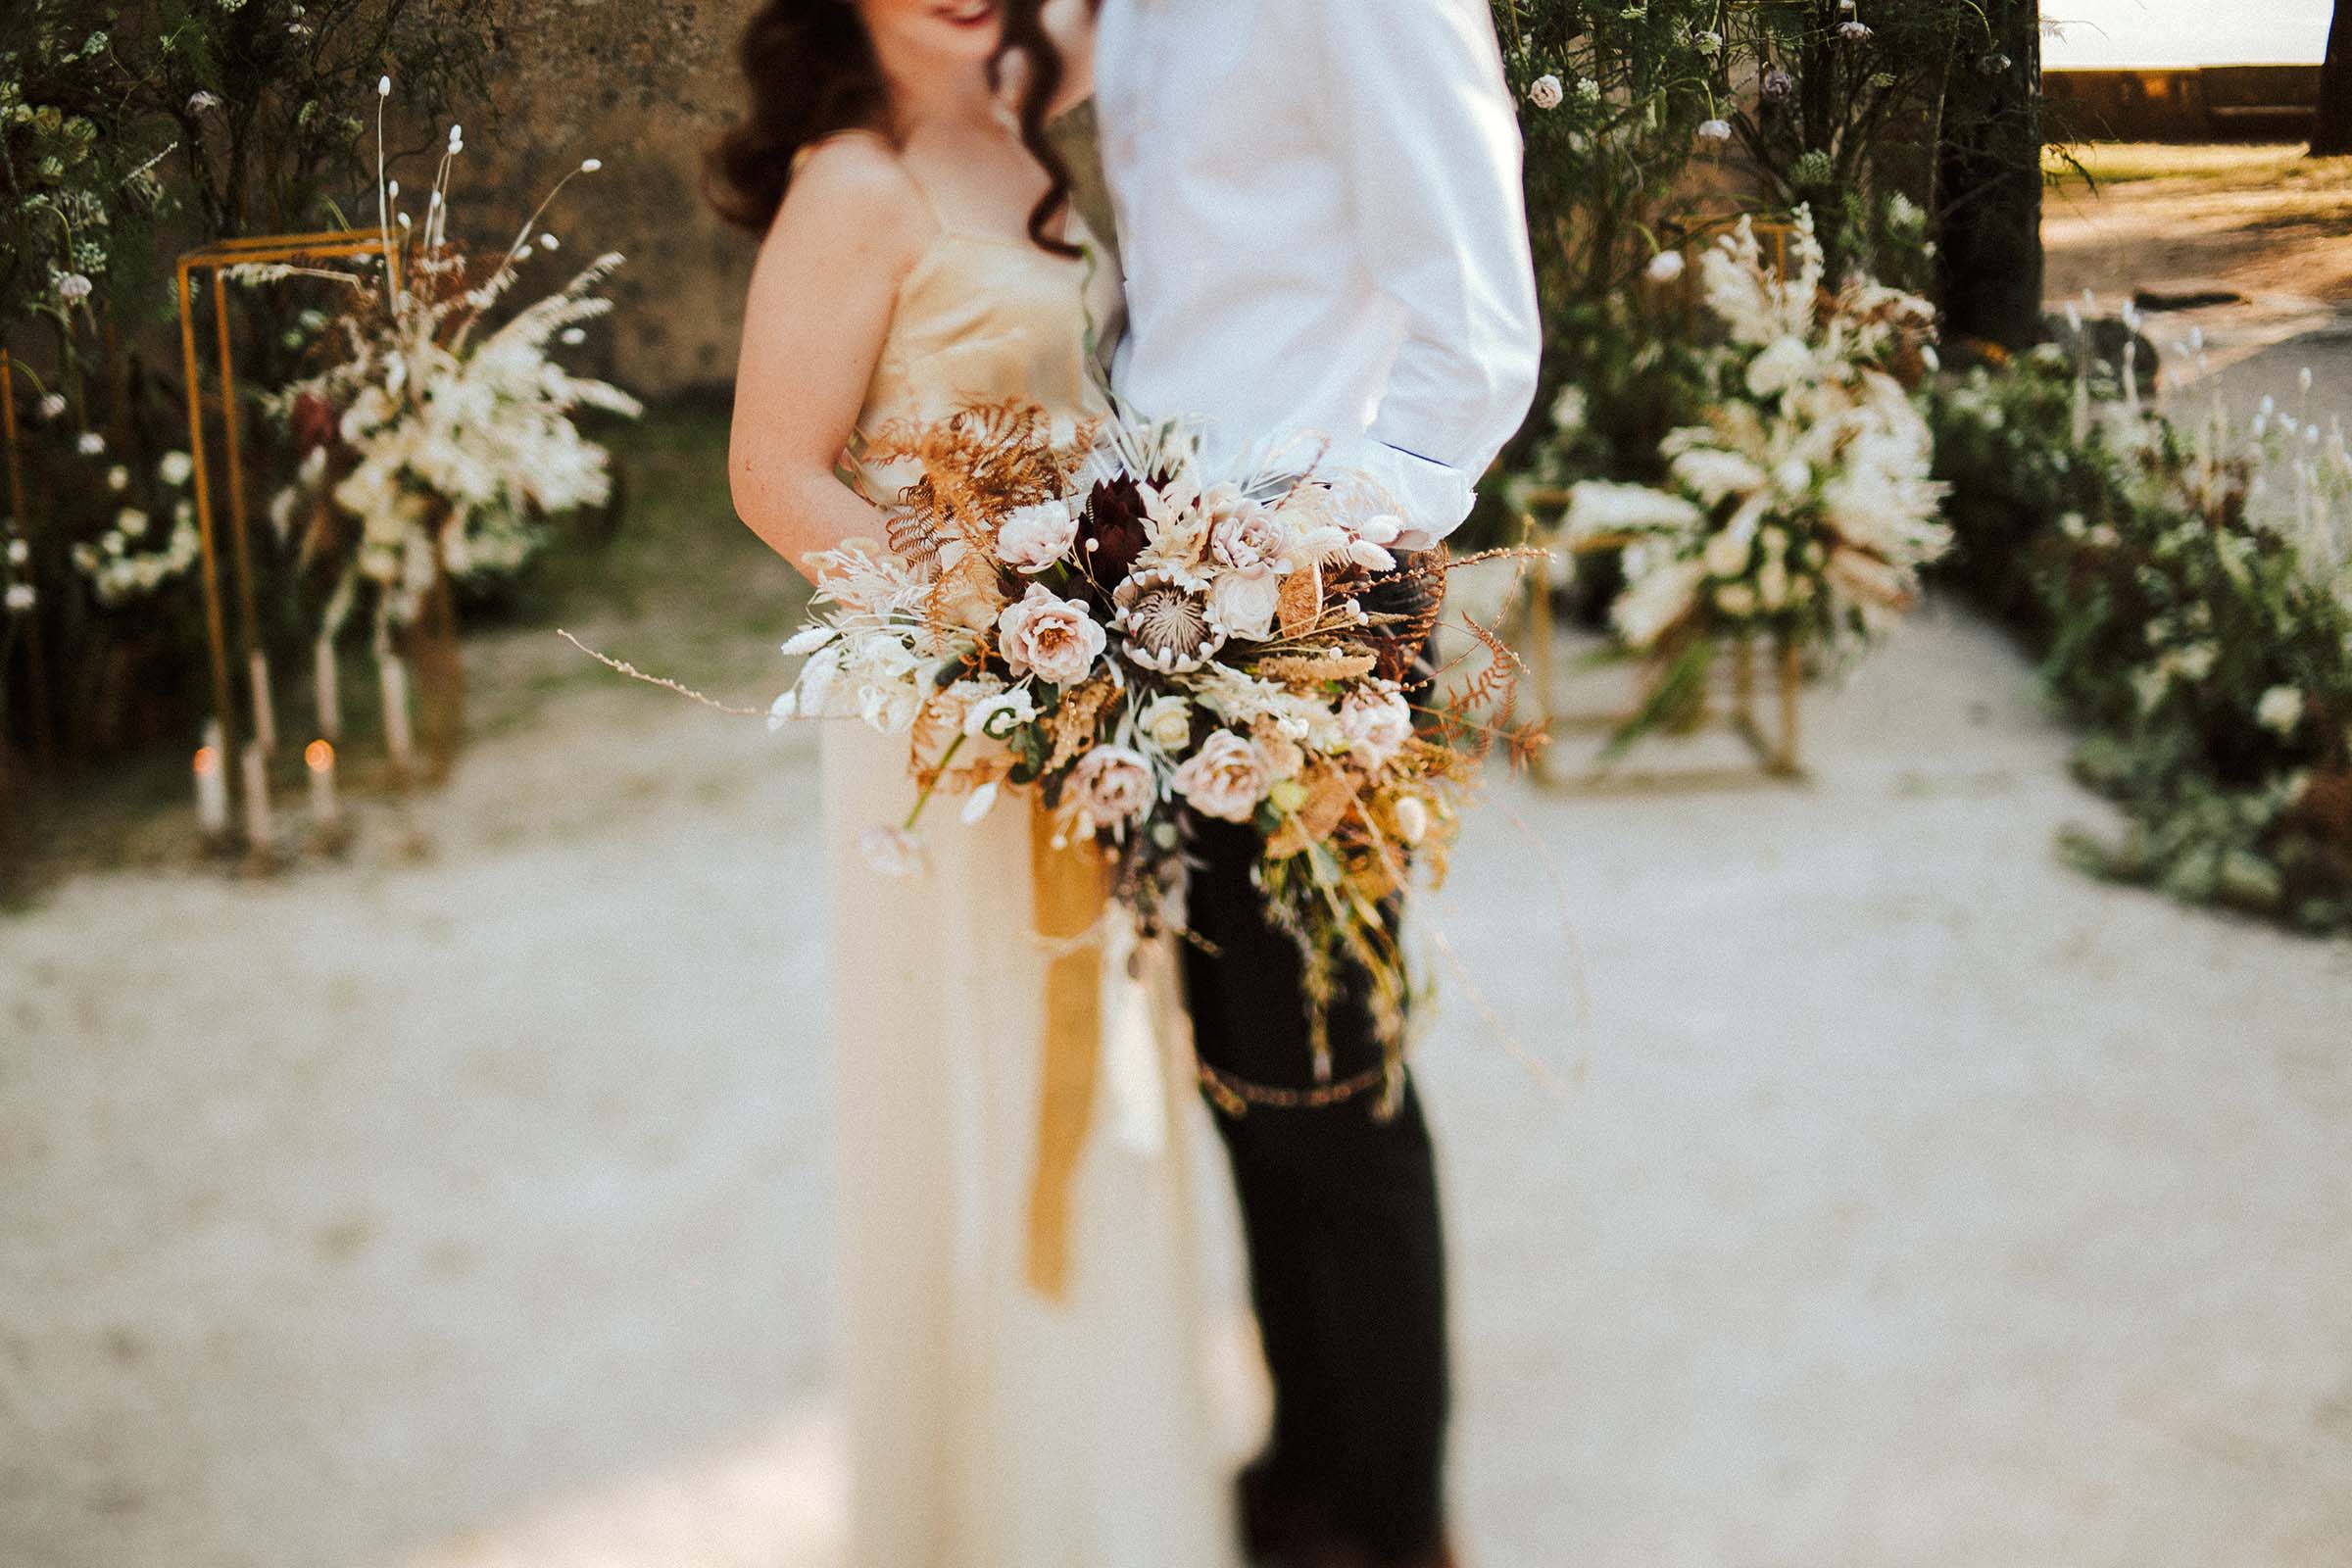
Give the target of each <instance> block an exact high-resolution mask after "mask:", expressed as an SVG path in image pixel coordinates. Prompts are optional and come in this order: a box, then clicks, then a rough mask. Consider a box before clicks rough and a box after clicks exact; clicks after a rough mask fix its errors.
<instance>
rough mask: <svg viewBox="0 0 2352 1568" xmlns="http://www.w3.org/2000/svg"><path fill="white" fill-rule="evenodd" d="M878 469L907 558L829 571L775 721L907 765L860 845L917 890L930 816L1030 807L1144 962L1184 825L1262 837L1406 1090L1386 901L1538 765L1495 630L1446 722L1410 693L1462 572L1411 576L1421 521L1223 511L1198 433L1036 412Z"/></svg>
mask: <svg viewBox="0 0 2352 1568" xmlns="http://www.w3.org/2000/svg"><path fill="white" fill-rule="evenodd" d="M861 458H862V459H863V461H865V462H867V463H869V464H873V465H881V466H902V467H903V468H904V469H907V470H911V471H914V472H916V473H919V477H918V478H916V479H915V481H914V482H913V483H911V484H908V485H907V487H906V488H905V489H904V490H902V491H901V492H900V494H901V497H902V504H901V506H900V508H899V510H898V511H897V512H896V513H895V515H894V520H893V523H892V526H891V529H890V532H891V548H889V549H885V548H884V547H883V546H881V545H880V544H878V543H876V542H874V541H870V540H853V541H850V542H848V543H845V544H843V545H842V546H841V547H839V548H838V549H835V550H831V551H827V552H823V553H821V554H818V555H815V556H812V557H810V558H809V567H810V569H811V573H812V575H813V576H814V577H815V578H816V579H817V581H818V585H819V586H818V591H817V594H816V597H815V600H814V604H815V606H816V607H817V610H818V618H817V619H815V620H814V621H813V622H812V623H811V624H810V625H809V627H808V628H807V629H805V630H804V631H802V632H801V633H800V634H799V635H798V636H796V637H794V638H793V639H792V641H791V642H789V643H787V644H786V645H785V652H786V653H787V654H788V655H795V656H798V655H806V656H808V663H807V664H806V665H805V666H804V667H803V669H802V670H801V671H800V674H799V677H798V679H797V681H796V682H795V684H794V685H793V687H792V688H791V689H790V690H789V691H787V692H786V693H785V694H784V695H783V696H782V697H781V698H779V699H778V700H777V702H776V705H775V708H774V711H773V713H772V715H771V722H772V723H774V724H776V725H779V726H780V725H782V724H783V723H785V722H786V721H788V720H790V719H794V718H813V717H844V716H854V717H857V718H859V719H862V720H863V721H864V722H865V723H867V724H869V725H871V726H872V727H873V728H875V729H876V730H879V731H881V732H883V733H886V734H890V735H894V736H904V737H906V739H907V750H908V767H909V769H910V772H911V775H912V777H913V778H914V779H915V780H916V781H917V782H918V784H919V786H920V794H919V797H918V799H917V802H916V805H915V808H914V810H913V812H912V813H911V814H910V815H909V817H908V819H907V821H906V822H904V823H901V824H898V825H895V826H891V825H877V826H876V827H874V828H872V829H871V830H869V831H868V832H867V833H866V834H865V836H864V839H863V843H862V846H861V847H862V848H863V849H864V850H865V852H866V854H867V856H868V858H869V859H871V860H872V861H873V862H874V863H875V864H876V866H877V867H878V868H880V869H882V870H885V871H888V872H892V873H896V874H914V873H917V872H919V870H920V868H921V865H922V862H923V850H922V845H921V840H920V839H919V838H918V837H917V830H918V826H919V818H920V817H921V815H922V813H923V811H924V809H925V807H926V805H927V803H928V802H929V801H930V800H931V799H932V797H933V796H934V794H936V793H940V792H945V793H948V794H950V795H955V796H960V797H961V798H962V800H963V806H962V809H961V814H962V816H963V817H964V818H965V820H967V821H974V820H977V819H978V818H979V817H980V816H981V815H982V814H984V813H986V812H987V811H989V810H990V809H995V808H997V805H998V801H999V797H1000V796H1001V795H1002V794H1003V793H1004V792H1005V791H1021V790H1025V791H1029V792H1033V797H1034V801H1035V803H1036V804H1037V806H1038V807H1040V808H1042V809H1046V810H1049V811H1050V812H1051V813H1052V821H1053V826H1054V838H1055V840H1056V841H1057V842H1058V843H1061V844H1064V845H1081V846H1083V845H1094V846H1099V847H1100V850H1101V852H1102V854H1103V858H1104V860H1105V861H1106V863H1107V867H1108V883H1109V889H1110V895H1109V901H1108V905H1107V907H1108V908H1109V909H1112V910H1123V911H1124V912H1125V915H1126V916H1127V917H1129V918H1132V919H1133V920H1134V921H1135V922H1136V925H1137V927H1138V929H1139V930H1141V931H1143V932H1146V933H1150V932H1153V931H1156V930H1159V929H1162V928H1164V927H1165V926H1166V925H1167V923H1168V914H1169V901H1170V897H1171V894H1172V892H1173V890H1174V889H1175V888H1176V886H1177V885H1178V884H1179V881H1180V879H1181V874H1182V861H1183V855H1184V851H1185V846H1186V842H1187V837H1188V826H1187V816H1188V813H1194V814H1197V815H1198V816H1201V817H1206V818H1214V819H1218V820H1222V821H1227V822H1234V823H1243V824H1249V825H1250V826H1252V827H1254V828H1255V829H1256V831H1257V832H1258V833H1259V834H1260V835H1261V836H1262V839H1263V844H1264V850H1263V858H1262V860H1261V861H1260V863H1259V866H1258V874H1259V877H1260V879H1261V883H1262V886H1263V887H1264V889H1265V892H1266V894H1267V897H1268V901H1269V906H1270V907H1271V909H1272V910H1273V911H1274V915H1275V917H1276V918H1277V919H1278V920H1279V921H1281V922H1282V923H1283V924H1284V925H1285V926H1286V927H1287V928H1288V929H1289V930H1290V931H1291V933H1292V934H1293V935H1294V936H1295V937H1296V938H1297V940H1298V942H1299V948H1300V951H1301V953H1302V955H1303V956H1304V958H1305V967H1306V971H1307V977H1308V992H1309V997H1310V1001H1313V1002H1315V1003H1316V1004H1317V1005H1318V1012H1320V1010H1321V1007H1322V1005H1326V1004H1328V1002H1329V1000H1330V997H1331V993H1332V986H1333V975H1334V971H1335V966H1336V965H1337V964H1338V963H1339V962H1340V961H1341V960H1342V959H1343V958H1346V959H1349V960H1352V961H1353V962H1355V963H1357V964H1360V965H1361V966H1362V968H1363V969H1364V970H1365V971H1366V972H1368V973H1369V975H1370V976H1371V977H1372V986H1373V995H1372V997H1371V999H1370V1000H1371V1004H1372V1007H1373V1010H1374V1013H1375V1016H1376V1019H1377V1021H1378V1023H1379V1026H1380V1028H1381V1031H1382V1034H1383V1037H1384V1040H1385V1041H1386V1043H1387V1045H1388V1047H1389V1051H1390V1069H1389V1070H1388V1071H1385V1072H1384V1073H1382V1074H1380V1075H1377V1078H1378V1080H1379V1082H1381V1083H1385V1084H1386V1085H1388V1086H1389V1087H1390V1088H1391V1089H1393V1088H1394V1087H1395V1085H1396V1083H1397V1075H1396V1073H1395V1071H1394V1066H1395V1062H1396V1060H1397V1056H1398V1054H1399V1053H1400V1052H1401V1050H1402V1032H1403V1018H1404V1010H1405V998H1406V993H1407V976H1406V972H1405V963H1404V959H1403V956H1402V955H1401V953H1400V952H1399V951H1398V949H1397V944H1396V941H1395V934H1394V931H1393V929H1392V925H1391V922H1390V920H1389V919H1388V918H1387V917H1386V916H1385V915H1384V912H1383V904H1384V901H1386V900H1388V899H1389V898H1390V896H1391V895H1392V894H1394V893H1396V892H1397V890H1398V889H1399V888H1400V887H1402V885H1403V884H1404V883H1405V880H1406V878H1407V877H1408V875H1411V874H1413V872H1414V871H1415V869H1416V868H1418V869H1419V870H1420V871H1421V872H1422V873H1424V874H1427V875H1429V876H1431V877H1437V876H1442V874H1443V871H1444V867H1445V860H1446V847H1447V845H1448V843H1449V842H1450V840H1451V838H1452V835H1453V832H1454V827H1455V821H1456V814H1457V812H1458V810H1459V809H1460V807H1461V805H1462V803H1463V801H1464V799H1465V798H1466V796H1467V795H1468V793H1469V791H1470V790H1471V788H1472V786H1473V783H1474V779H1475V772H1476V763H1477V760H1478V759H1479V758H1480V757H1481V756H1483V755H1484V754H1485V753H1486V752H1487V750H1488V749H1489V747H1490V745H1491V744H1492V743H1493V742H1495V741H1496V740H1498V739H1499V740H1501V741H1503V742H1504V743H1505V744H1506V745H1507V746H1509V747H1510V748H1511V749H1512V750H1513V751H1514V753H1522V752H1524V751H1526V750H1529V749H1532V748H1533V747H1534V746H1535V745H1536V744H1538V740H1537V738H1536V737H1535V736H1533V735H1532V734H1530V733H1528V732H1526V731H1520V730H1513V729H1512V728H1511V727H1510V720H1509V711H1510V699H1511V687H1512V682H1513V676H1514V672H1515V668H1516V666H1515V663H1514V662H1513V659H1512V656H1511V655H1510V654H1509V652H1508V651H1507V650H1506V649H1504V648H1503V647H1502V645H1501V644H1500V643H1499V642H1498V641H1496V640H1495V638H1494V637H1493V636H1492V635H1491V634H1489V633H1487V632H1485V630H1484V629H1483V628H1479V627H1476V625H1475V623H1472V629H1473V632H1474V634H1475V635H1477V636H1478V638H1479V640H1480V641H1481V642H1482V643H1484V644H1485V646H1486V648H1487V649H1488V651H1489V653H1490V655H1491V659H1492V662H1491V663H1489V664H1488V665H1487V666H1486V667H1485V668H1483V669H1482V670H1481V671H1480V672H1479V673H1478V674H1477V675H1476V676H1475V678H1471V679H1469V680H1467V681H1465V682H1463V683H1462V684H1461V685H1460V686H1459V688H1458V689H1456V690H1454V691H1453V692H1451V693H1450V694H1449V695H1447V696H1445V697H1443V698H1440V697H1437V696H1435V695H1432V694H1431V689H1430V681H1429V677H1428V675H1426V674H1424V673H1420V672H1418V668H1417V666H1418V665H1419V662H1420V661H1421V659H1422V656H1423V654H1424V651H1425V650H1426V648H1427V647H1428V644H1429V641H1430V637H1431V634H1432V632H1433V629H1434V627H1435V624H1436V621H1437V616H1438V608H1437V607H1438V600H1439V597H1440V589H1441V586H1442V579H1443V577H1444V575H1445V573H1446V571H1447V570H1448V569H1449V565H1450V564H1449V563H1447V562H1446V561H1445V560H1444V559H1443V558H1440V557H1438V556H1435V555H1431V556H1427V557H1423V558H1417V559H1410V560H1405V561H1399V560H1398V559H1397V557H1396V556H1395V555H1394V554H1393V553H1392V551H1391V549H1390V547H1391V546H1392V545H1393V544H1395V542H1396V541H1397V537H1398V535H1399V533H1400V532H1401V530H1402V524H1401V523H1400V521H1399V520H1398V519H1397V517H1396V516H1395V515H1392V514H1389V513H1386V512H1385V511H1384V510H1382V508H1381V506H1380V503H1379V498H1378V497H1377V496H1375V495H1372V494H1370V493H1368V492H1366V491H1364V490H1363V489H1361V488H1360V487H1357V486H1355V485H1354V484H1352V483H1351V482H1349V481H1348V479H1346V478H1345V477H1336V478H1335V477H1331V476H1318V475H1316V474H1314V473H1313V472H1312V471H1311V469H1312V465H1311V464H1302V465H1299V468H1303V469H1306V470H1309V471H1307V472H1305V473H1304V475H1303V476H1301V474H1300V472H1299V471H1298V469H1292V470H1289V471H1282V472H1277V471H1267V472H1263V473H1260V474H1257V475H1254V476H1251V477H1247V478H1243V479H1237V480H1231V481H1225V482H1212V481H1211V479H1210V478H1209V477H1208V476H1207V475H1206V474H1205V473H1204V472H1203V470H1202V468H1201V463H1200V460H1199V457H1198V452H1197V446H1196V440H1195V436H1194V434H1193V433H1192V432H1191V431H1190V430H1189V429H1188V428H1187V427H1186V426H1184V425H1182V424H1178V423H1156V424H1155V423H1148V422H1145V421H1142V420H1138V419H1133V418H1113V419H1110V420H1107V421H1104V422H1103V424H1102V425H1101V426H1100V427H1099V428H1096V429H1093V430H1079V431H1075V432H1073V431H1069V430H1066V429H1065V430H1060V431H1056V430H1055V429H1054V428H1053V427H1052V425H1051V423H1050V422H1049V421H1048V420H1047V419H1046V417H1044V415H1043V413H1042V411H1039V410H1037V409H1035V408H1034V407H1030V406H1026V405H1017V404H1016V405H992V406H976V407H972V408H968V409H966V410H964V411H962V412H960V413H958V414H957V415H956V416H954V417H951V418H949V419H947V420H945V421H944V422H941V423H938V424H933V425H927V426H923V427H920V428H911V427H899V428H894V429H890V430H886V431H884V432H881V433H880V435H879V436H878V437H877V439H876V440H875V441H874V442H872V443H871V444H870V445H869V447H868V448H867V449H866V450H865V451H864V452H863V453H862V454H861ZM1319 1034H1320V1024H1319V1023H1318V1036H1319ZM1319 1065H1320V1066H1321V1067H1322V1069H1323V1070H1324V1072H1325V1074H1326V1075H1328V1070H1329V1061H1328V1055H1327V1054H1319Z"/></svg>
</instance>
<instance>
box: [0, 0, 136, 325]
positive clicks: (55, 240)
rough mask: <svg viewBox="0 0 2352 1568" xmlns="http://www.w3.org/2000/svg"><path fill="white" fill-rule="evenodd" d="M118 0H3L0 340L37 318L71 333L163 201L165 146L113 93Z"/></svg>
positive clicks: (118, 70)
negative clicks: (160, 164) (114, 2)
mask: <svg viewBox="0 0 2352 1568" xmlns="http://www.w3.org/2000/svg"><path fill="white" fill-rule="evenodd" d="M117 10H118V8H116V7H114V6H105V5H95V4H90V3H87V0H11V4H9V5H8V6H7V7H6V8H4V9H0V343H5V342H9V341H11V340H13V339H14V338H15V337H16V335H17V332H18V330H19V329H20V328H21V327H23V326H25V324H26V323H28V322H31V321H34V320H38V319H48V320H50V321H52V322H54V323H55V324H56V325H57V326H58V327H59V328H60V329H62V330H65V331H71V330H72V328H73V323H74V321H75V320H76V319H81V318H85V317H86V314H87V312H88V311H89V309H90V305H89V303H88V302H89V301H90V300H92V299H94V298H102V297H103V296H104V294H105V293H106V292H107V291H109V290H111V289H112V288H114V287H116V286H118V282H119V280H120V279H122V278H123V276H124V275H125V273H126V272H127V273H128V275H129V276H131V277H132V278H134V279H135V278H137V277H138V275H139V273H138V270H136V269H125V268H124V267H123V266H122V265H121V264H120V258H119V252H121V251H122V250H123V248H124V247H125V246H135V245H136V244H137V243H138V241H139V238H140V234H141V230H142V229H143V227H144V225H145V224H146V223H148V222H149V221H152V219H153V217H154V216H155V214H156V213H157V211H158V209H159V208H161V207H162V206H163V205H164V203H165V192H164V185H163V182H162V181H161V180H160V179H159V178H158V177H157V174H156V170H155V165H156V161H157V159H158V158H159V157H160V156H161V155H162V153H163V152H164V150H165V148H166V146H167V145H168V137H167V136H165V135H163V134H160V133H159V131H158V127H156V126H155V125H153V124H152V123H150V122H149V120H148V117H147V116H145V115H144V114H143V113H141V112H140V111H139V110H138V109H137V108H136V107H134V106H130V105H126V104H125V103H124V102H123V91H122V66H121V60H120V56H119V53H118V40H117V36H116V33H115V32H114V31H113V26H114V24H115V23H116V20H117V15H116V14H117Z"/></svg>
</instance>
